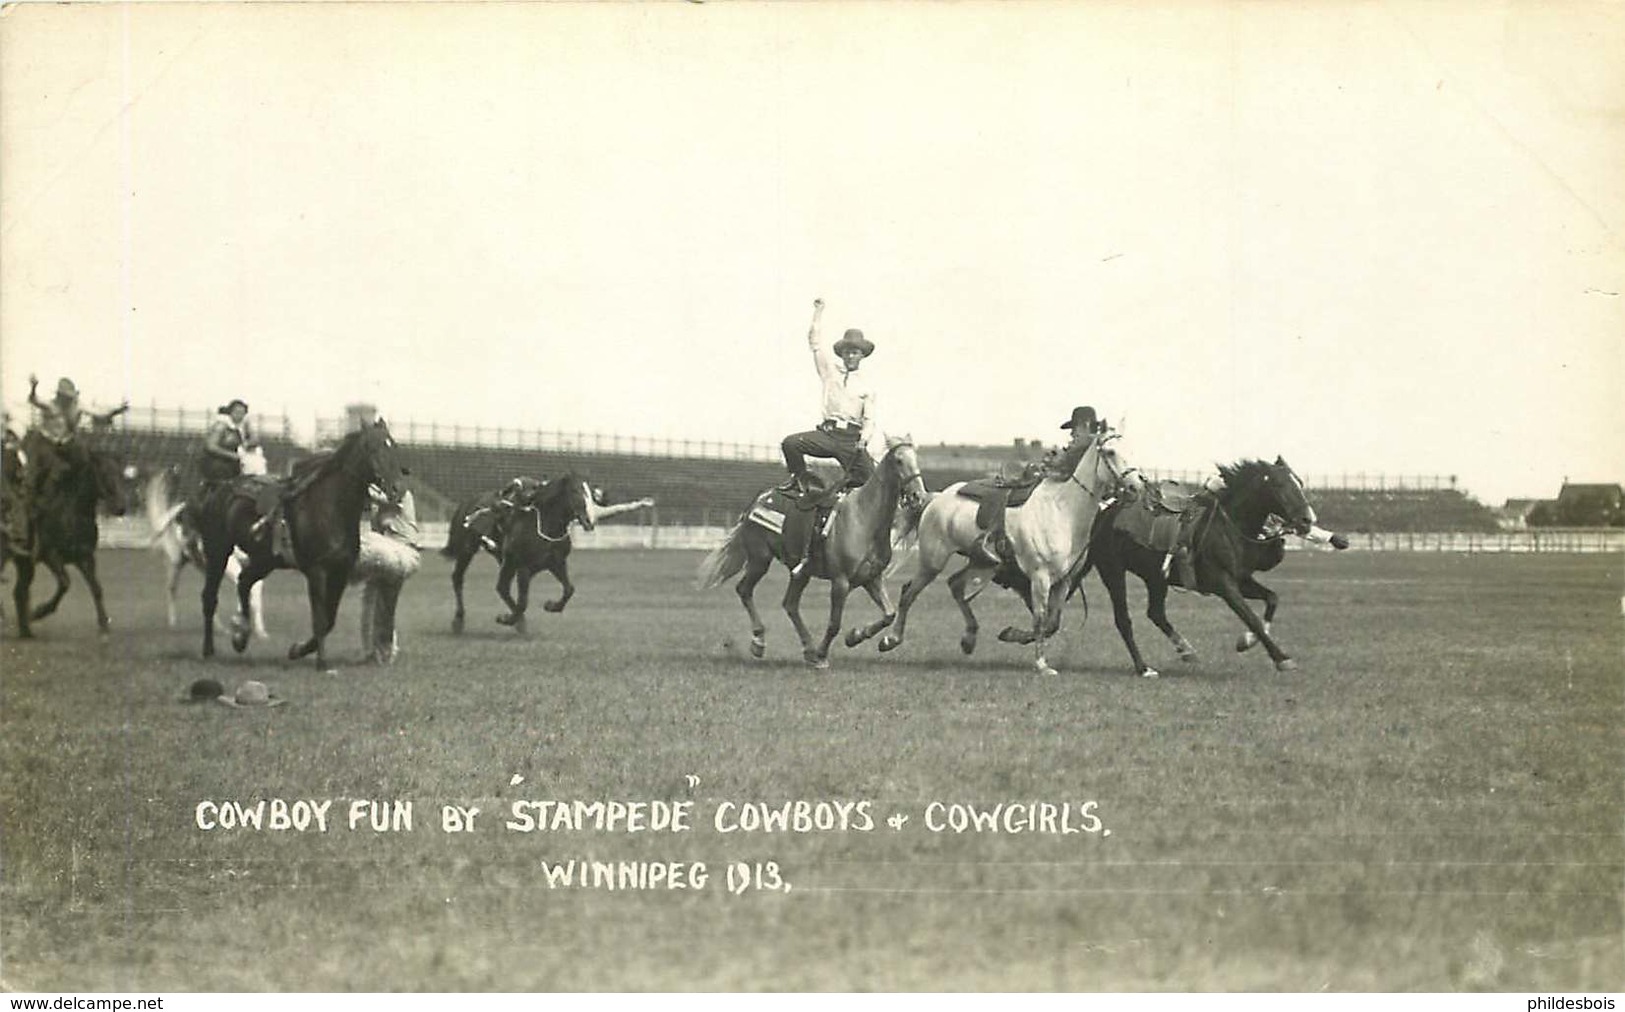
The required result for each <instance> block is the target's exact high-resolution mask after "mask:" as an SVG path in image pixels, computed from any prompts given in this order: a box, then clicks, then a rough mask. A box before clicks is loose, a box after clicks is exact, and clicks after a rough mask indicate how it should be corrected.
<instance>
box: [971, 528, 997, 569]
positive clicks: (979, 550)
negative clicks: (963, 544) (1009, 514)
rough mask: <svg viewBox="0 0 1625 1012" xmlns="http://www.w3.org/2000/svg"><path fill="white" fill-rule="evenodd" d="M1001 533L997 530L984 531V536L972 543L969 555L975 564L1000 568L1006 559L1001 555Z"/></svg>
mask: <svg viewBox="0 0 1625 1012" xmlns="http://www.w3.org/2000/svg"><path fill="white" fill-rule="evenodd" d="M999 541H1000V538H999V532H998V531H996V530H990V531H983V532H982V536H981V537H979V538H977V539H976V540H975V541H973V542H972V543H971V546H970V549H969V551H968V552H967V554H968V555H969V556H970V560H971V562H973V563H982V564H984V565H988V566H998V565H999V564H1001V563H1002V562H1003V561H1004V559H1003V558H1002V557H1001V556H1000V555H999Z"/></svg>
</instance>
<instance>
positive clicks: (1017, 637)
mask: <svg viewBox="0 0 1625 1012" xmlns="http://www.w3.org/2000/svg"><path fill="white" fill-rule="evenodd" d="M999 642H1000V643H1019V642H1021V633H1020V632H1018V631H1016V627H1015V626H1011V625H1007V626H1005V627H1004V628H1003V629H1000V630H999Z"/></svg>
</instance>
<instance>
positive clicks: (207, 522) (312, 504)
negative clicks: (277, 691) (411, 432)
mask: <svg viewBox="0 0 1625 1012" xmlns="http://www.w3.org/2000/svg"><path fill="white" fill-rule="evenodd" d="M408 473H409V472H408V471H407V469H406V468H405V467H404V466H402V464H401V461H400V454H399V451H398V449H397V448H396V445H395V439H394V437H392V436H391V435H390V434H389V427H388V426H387V425H385V424H384V422H383V419H379V420H378V421H377V422H375V423H374V424H372V425H369V426H366V427H364V428H362V429H360V430H358V431H356V432H352V433H350V434H349V435H347V436H345V437H344V439H343V440H342V441H341V442H340V443H339V445H338V447H337V448H335V449H333V450H332V451H329V452H324V453H319V454H315V455H313V456H311V457H309V458H307V459H305V460H302V461H300V462H299V463H298V464H296V465H295V466H294V469H293V476H292V477H291V478H288V479H282V480H276V479H272V481H273V482H274V483H275V486H276V488H277V492H278V495H279V496H280V499H281V502H282V513H283V516H284V517H285V519H286V521H287V524H288V532H289V536H290V539H291V544H292V555H293V557H292V558H287V557H284V556H282V555H279V554H277V553H276V551H275V549H274V548H273V544H274V539H273V537H272V530H271V524H270V523H263V524H262V523H260V520H261V513H260V509H259V506H258V505H256V500H257V499H259V498H261V496H260V491H261V489H262V488H263V484H264V483H265V482H266V480H267V479H265V478H251V477H242V478H237V479H234V480H233V481H230V482H222V483H220V484H219V485H217V486H215V487H214V488H213V489H211V490H210V491H209V492H208V493H207V494H206V495H205V496H204V497H203V499H202V501H201V502H199V503H198V504H197V508H196V510H195V511H194V516H195V517H196V518H197V527H198V533H199V534H200V535H202V537H203V555H204V559H205V560H206V563H207V568H206V569H205V570H204V573H203V656H205V657H212V656H214V612H215V607H216V605H217V603H218V601H219V596H220V580H221V578H222V577H223V576H224V574H225V571H226V563H227V561H228V560H229V559H230V558H231V553H232V552H233V550H235V549H237V548H241V549H243V551H245V552H246V553H247V554H248V561H247V563H246V564H245V565H244V566H243V571H242V575H241V576H240V577H239V578H238V581H237V603H238V614H237V617H236V618H234V619H233V622H232V628H233V633H232V637H231V645H232V648H233V649H235V650H237V651H238V652H241V651H242V650H243V649H245V648H246V647H247V646H248V626H247V622H248V614H249V595H250V593H251V592H252V590H253V588H254V586H255V585H256V584H258V583H259V582H260V580H262V579H264V578H265V576H266V575H267V574H268V573H270V572H272V571H273V570H277V569H297V570H299V571H300V572H302V573H304V574H305V588H306V591H307V593H308V595H309V597H310V625H311V637H310V639H308V640H306V641H304V642H303V643H296V644H294V645H293V646H292V647H290V648H289V649H288V658H289V660H297V659H299V658H301V657H305V656H307V655H309V654H311V653H315V654H316V666H317V668H319V669H323V670H326V669H327V654H326V650H325V648H324V642H325V640H326V637H327V634H328V633H329V632H330V631H332V629H333V625H334V623H335V621H336V620H337V617H338V608H339V601H340V599H341V598H343V596H344V587H345V585H346V584H347V583H348V582H349V579H350V571H351V570H352V569H353V568H354V567H355V561H356V555H357V554H358V553H359V551H360V544H361V513H362V510H363V508H364V507H365V506H366V504H367V499H368V489H369V488H371V487H372V486H377V487H378V489H379V490H380V491H381V492H382V494H383V496H384V498H386V499H389V500H391V501H397V500H399V499H400V498H401V496H402V495H403V494H405V492H406V486H405V484H404V479H405V477H406V475H407V474H408Z"/></svg>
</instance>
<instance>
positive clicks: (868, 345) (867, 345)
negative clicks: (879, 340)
mask: <svg viewBox="0 0 1625 1012" xmlns="http://www.w3.org/2000/svg"><path fill="white" fill-rule="evenodd" d="M852 350H856V351H859V352H862V353H863V357H864V358H868V357H869V356H870V355H873V354H874V353H875V343H874V342H873V341H871V340H869V339H868V338H867V337H864V336H863V331H861V330H859V329H857V328H856V327H853V328H852V329H851V330H848V331H847V332H846V333H844V334H842V335H841V339H840V340H839V341H836V342H835V354H837V355H845V354H846V353H847V352H848V351H852Z"/></svg>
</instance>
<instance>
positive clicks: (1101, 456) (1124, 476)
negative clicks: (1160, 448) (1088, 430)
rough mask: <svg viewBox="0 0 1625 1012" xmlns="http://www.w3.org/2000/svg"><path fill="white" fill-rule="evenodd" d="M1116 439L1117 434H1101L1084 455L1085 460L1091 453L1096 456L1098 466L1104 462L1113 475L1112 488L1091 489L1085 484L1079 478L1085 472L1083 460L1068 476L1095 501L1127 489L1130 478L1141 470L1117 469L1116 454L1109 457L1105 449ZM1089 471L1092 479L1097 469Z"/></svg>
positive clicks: (1092, 468)
mask: <svg viewBox="0 0 1625 1012" xmlns="http://www.w3.org/2000/svg"><path fill="white" fill-rule="evenodd" d="M1116 438H1117V434H1116V433H1101V434H1100V435H1098V436H1096V437H1095V441H1094V443H1093V444H1091V445H1090V447H1089V449H1087V450H1085V451H1084V454H1083V456H1084V458H1087V457H1088V456H1089V454H1091V453H1092V454H1094V455H1095V462H1096V464H1097V465H1099V464H1101V463H1102V462H1104V465H1105V468H1106V473H1107V474H1109V475H1111V487H1110V488H1108V489H1105V490H1099V489H1093V488H1090V487H1089V486H1088V485H1087V484H1085V483H1084V481H1083V479H1082V478H1079V477H1078V472H1079V471H1081V470H1083V459H1080V460H1079V461H1078V466H1077V467H1074V468H1073V469H1072V471H1071V472H1070V473H1069V474H1067V476H1066V479H1067V481H1070V482H1072V483H1073V484H1074V485H1076V486H1078V487H1079V488H1081V489H1083V490H1084V492H1086V493H1088V494H1089V496H1090V498H1092V499H1095V500H1096V501H1097V502H1098V501H1100V500H1103V499H1105V498H1106V497H1107V495H1108V494H1109V493H1111V492H1114V491H1118V490H1122V489H1126V488H1127V487H1128V476H1129V475H1131V474H1134V473H1135V472H1137V471H1138V470H1139V468H1137V467H1134V466H1132V465H1131V466H1129V467H1128V468H1125V469H1124V470H1122V471H1119V470H1118V469H1117V466H1116V465H1115V464H1113V463H1112V458H1113V457H1115V456H1116V453H1115V452H1113V453H1112V454H1110V455H1108V454H1107V453H1106V452H1105V447H1106V443H1107V442H1108V441H1110V440H1113V439H1116ZM1089 470H1090V473H1091V477H1092V476H1093V473H1094V471H1095V470H1096V468H1095V467H1091V468H1090V469H1089Z"/></svg>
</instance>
